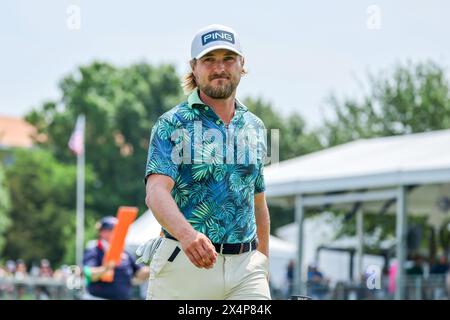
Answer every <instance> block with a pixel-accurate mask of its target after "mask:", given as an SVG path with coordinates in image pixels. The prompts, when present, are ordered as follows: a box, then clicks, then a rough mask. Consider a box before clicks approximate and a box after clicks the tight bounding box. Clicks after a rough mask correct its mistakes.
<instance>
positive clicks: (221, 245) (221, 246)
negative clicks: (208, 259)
mask: <svg viewBox="0 0 450 320" xmlns="http://www.w3.org/2000/svg"><path fill="white" fill-rule="evenodd" d="M222 252H223V243H221V244H220V251H219V253H220V254H222Z"/></svg>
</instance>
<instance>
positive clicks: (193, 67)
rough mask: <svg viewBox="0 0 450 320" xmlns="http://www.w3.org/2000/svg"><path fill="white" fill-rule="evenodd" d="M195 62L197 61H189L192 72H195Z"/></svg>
mask: <svg viewBox="0 0 450 320" xmlns="http://www.w3.org/2000/svg"><path fill="white" fill-rule="evenodd" d="M196 62H197V61H196V60H195V59H192V60H191V61H189V64H190V66H191V70H192V72H194V70H195V65H196Z"/></svg>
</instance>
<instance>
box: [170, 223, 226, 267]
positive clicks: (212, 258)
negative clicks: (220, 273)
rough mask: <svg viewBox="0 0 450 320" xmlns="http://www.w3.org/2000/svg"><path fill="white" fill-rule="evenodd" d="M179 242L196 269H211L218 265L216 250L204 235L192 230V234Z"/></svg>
mask: <svg viewBox="0 0 450 320" xmlns="http://www.w3.org/2000/svg"><path fill="white" fill-rule="evenodd" d="M179 241H180V244H181V248H182V249H183V251H184V253H186V255H187V257H188V258H189V260H191V262H192V263H193V264H194V265H195V266H196V267H198V268H205V269H211V268H212V267H213V266H214V263H216V258H217V252H216V249H215V248H214V246H213V244H212V243H211V240H209V239H208V237H207V236H205V235H204V234H203V233H200V232H197V231H195V230H192V233H189V234H188V235H186V236H184V237H183V238H180V239H179Z"/></svg>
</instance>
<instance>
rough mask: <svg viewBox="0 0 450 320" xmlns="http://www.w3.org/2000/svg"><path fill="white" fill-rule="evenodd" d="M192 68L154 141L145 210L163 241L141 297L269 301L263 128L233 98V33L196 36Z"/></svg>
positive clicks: (238, 55) (236, 71)
mask: <svg viewBox="0 0 450 320" xmlns="http://www.w3.org/2000/svg"><path fill="white" fill-rule="evenodd" d="M190 66H191V72H190V73H189V74H188V75H186V76H185V79H184V82H183V87H184V89H185V92H186V93H189V96H188V98H187V101H185V102H182V103H181V104H179V105H178V106H176V107H174V108H172V109H171V110H170V111H168V112H166V113H165V114H163V115H162V116H161V117H160V118H159V119H158V121H157V123H156V124H155V126H154V127H153V129H152V133H151V136H150V143H149V150H148V159H147V167H146V173H145V183H146V204H147V206H148V207H149V208H150V209H151V210H152V212H153V214H154V215H155V217H156V219H157V220H158V222H159V223H160V224H161V226H162V227H163V238H162V240H161V239H160V241H158V245H156V246H153V247H152V248H153V249H155V248H156V249H155V250H153V251H152V254H151V258H150V259H148V260H151V261H150V279H149V287H148V295H147V298H148V299H203V300H206V299H216V300H222V299H230V300H231V299H270V298H271V297H270V291H269V285H268V269H269V260H268V255H269V229H270V219H269V210H268V208H267V203H266V199H265V196H264V190H265V185H264V176H263V166H264V159H265V150H266V144H265V139H262V138H261V135H264V137H265V128H264V124H263V122H262V121H261V120H260V119H259V118H258V117H256V116H255V115H254V114H252V113H251V112H250V111H248V109H247V108H246V107H245V106H244V105H243V104H242V103H241V102H240V101H239V100H238V99H236V88H237V86H238V84H239V81H240V79H241V76H242V75H243V74H244V73H245V70H244V57H243V52H242V49H241V46H240V42H239V39H238V36H237V34H236V32H235V31H234V30H233V29H231V28H229V27H226V26H222V25H210V26H207V27H206V28H203V29H201V30H200V31H198V33H197V34H196V35H195V37H194V39H193V41H192V46H191V61H190ZM250 132H253V133H255V132H256V133H257V135H258V136H257V137H256V138H255V136H254V135H253V138H252V136H251V134H249V133H250ZM255 151H257V152H255ZM249 153H250V154H249ZM255 154H256V156H255ZM252 155H253V156H252ZM141 253H142V252H141ZM147 258H148V257H147Z"/></svg>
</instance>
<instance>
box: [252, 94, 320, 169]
mask: <svg viewBox="0 0 450 320" xmlns="http://www.w3.org/2000/svg"><path fill="white" fill-rule="evenodd" d="M245 105H246V106H247V107H248V109H249V110H250V111H251V112H253V113H254V114H255V115H257V116H258V117H259V118H260V119H261V120H262V121H263V122H264V124H265V126H266V129H267V130H268V133H269V136H268V152H270V146H271V144H270V141H271V139H270V137H271V135H270V130H271V129H278V130H279V137H280V141H279V142H280V145H279V150H280V161H283V160H287V159H291V158H294V157H298V156H301V155H304V154H307V153H310V152H313V151H317V150H320V149H322V145H321V143H320V141H319V139H318V136H317V134H316V133H314V132H309V131H307V128H306V124H305V121H304V120H303V118H302V117H301V116H300V115H298V114H291V115H290V116H288V117H283V116H281V115H280V114H278V113H276V111H275V110H274V108H273V107H272V105H271V104H270V103H268V102H264V101H262V100H261V99H252V98H247V99H245Z"/></svg>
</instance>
